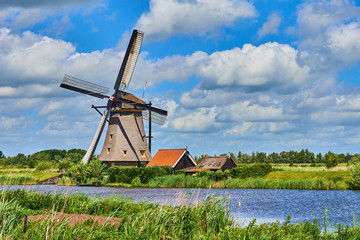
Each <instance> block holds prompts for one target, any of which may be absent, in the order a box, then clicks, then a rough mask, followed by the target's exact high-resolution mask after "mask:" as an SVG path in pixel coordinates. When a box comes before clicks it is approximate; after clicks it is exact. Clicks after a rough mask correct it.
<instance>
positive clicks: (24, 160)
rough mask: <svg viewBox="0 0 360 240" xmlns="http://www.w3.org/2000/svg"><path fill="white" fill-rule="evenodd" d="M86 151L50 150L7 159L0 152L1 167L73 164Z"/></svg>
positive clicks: (20, 154)
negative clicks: (63, 162)
mask: <svg viewBox="0 0 360 240" xmlns="http://www.w3.org/2000/svg"><path fill="white" fill-rule="evenodd" d="M85 153H86V151H85V150H83V149H70V150H68V151H67V150H61V149H49V150H43V151H40V152H36V153H34V154H30V155H25V154H23V153H19V154H18V155H16V156H14V157H5V156H4V154H3V152H2V151H0V165H17V166H19V167H21V166H28V167H30V168H34V167H35V166H36V165H37V164H38V163H39V162H53V163H54V164H57V163H59V162H60V161H62V160H67V161H69V162H71V163H78V162H79V161H80V160H81V159H82V158H83V156H84V155H85Z"/></svg>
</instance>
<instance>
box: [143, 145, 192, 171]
mask: <svg viewBox="0 0 360 240" xmlns="http://www.w3.org/2000/svg"><path fill="white" fill-rule="evenodd" d="M196 165H197V164H196V162H195V160H194V158H193V157H192V156H191V155H190V153H189V151H188V150H187V149H186V148H180V149H159V151H157V153H156V154H155V155H154V157H153V158H152V159H151V160H150V162H149V163H148V164H147V165H146V166H147V167H151V166H171V167H172V168H173V171H176V170H182V169H190V168H194V167H196Z"/></svg>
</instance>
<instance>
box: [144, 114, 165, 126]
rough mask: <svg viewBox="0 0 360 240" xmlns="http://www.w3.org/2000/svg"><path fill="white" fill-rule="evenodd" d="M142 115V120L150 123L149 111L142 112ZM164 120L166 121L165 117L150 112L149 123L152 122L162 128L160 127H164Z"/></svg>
mask: <svg viewBox="0 0 360 240" xmlns="http://www.w3.org/2000/svg"><path fill="white" fill-rule="evenodd" d="M142 115H143V119H144V120H146V121H150V119H149V116H150V115H149V110H144V111H142ZM165 120H166V115H164V114H160V113H157V112H151V121H152V122H154V123H156V124H159V125H161V126H162V125H164V123H165Z"/></svg>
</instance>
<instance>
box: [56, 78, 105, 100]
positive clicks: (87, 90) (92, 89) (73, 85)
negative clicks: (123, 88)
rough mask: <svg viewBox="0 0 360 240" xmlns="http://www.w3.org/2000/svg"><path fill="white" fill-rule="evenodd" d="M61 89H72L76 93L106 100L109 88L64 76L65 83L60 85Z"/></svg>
mask: <svg viewBox="0 0 360 240" xmlns="http://www.w3.org/2000/svg"><path fill="white" fill-rule="evenodd" d="M60 87H62V88H66V89H70V90H73V91H76V92H80V93H84V94H87V95H91V96H94V97H97V98H105V97H106V96H104V95H106V94H107V93H108V92H109V88H107V87H103V86H101V85H98V84H95V83H91V82H87V81H84V80H81V79H78V78H75V77H72V76H69V75H66V74H65V76H64V79H63V81H62V82H61V84H60Z"/></svg>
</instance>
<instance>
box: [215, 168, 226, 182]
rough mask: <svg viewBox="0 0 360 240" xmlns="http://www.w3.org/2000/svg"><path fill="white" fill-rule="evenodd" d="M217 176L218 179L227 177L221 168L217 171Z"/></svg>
mask: <svg viewBox="0 0 360 240" xmlns="http://www.w3.org/2000/svg"><path fill="white" fill-rule="evenodd" d="M215 178H216V181H220V180H222V179H223V178H225V174H224V172H223V171H222V170H221V169H219V170H217V171H216V172H215Z"/></svg>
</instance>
